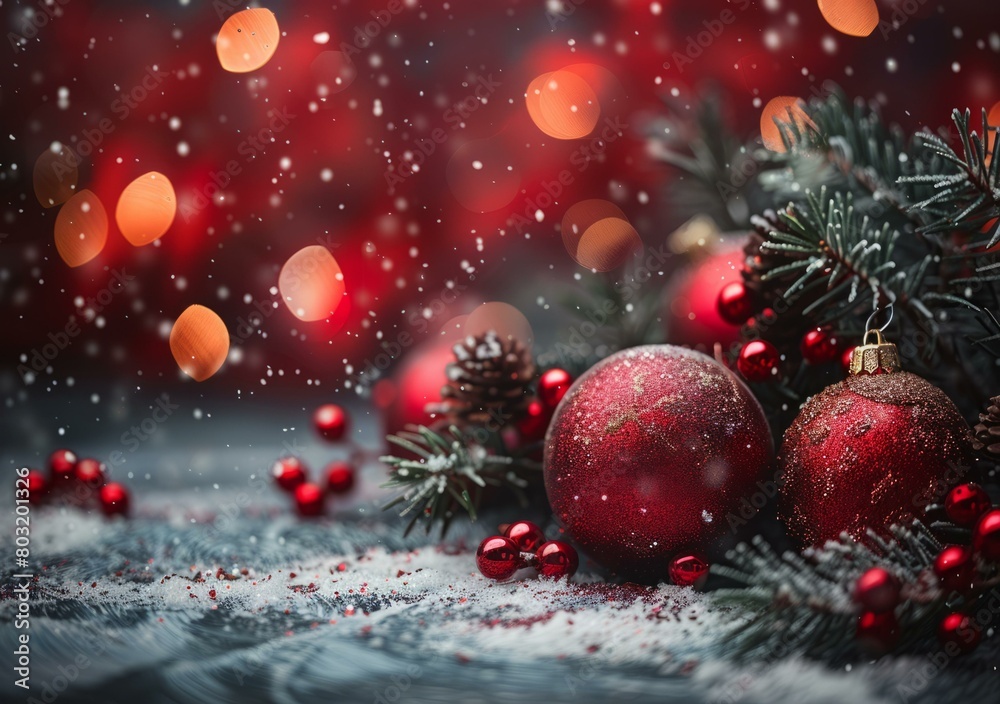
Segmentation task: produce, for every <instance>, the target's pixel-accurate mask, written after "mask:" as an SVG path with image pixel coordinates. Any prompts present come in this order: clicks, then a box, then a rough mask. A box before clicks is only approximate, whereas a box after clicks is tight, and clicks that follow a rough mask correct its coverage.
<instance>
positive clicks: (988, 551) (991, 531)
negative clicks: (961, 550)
mask: <svg viewBox="0 0 1000 704" xmlns="http://www.w3.org/2000/svg"><path fill="white" fill-rule="evenodd" d="M972 548H973V550H975V551H976V552H977V553H979V555H981V556H982V558H983V559H984V560H988V561H990V562H1000V509H996V508H995V509H993V510H992V511H990V512H989V513H987V514H986V515H984V516H983V517H982V518H980V519H979V523H977V524H976V529H975V530H974V531H973V532H972Z"/></svg>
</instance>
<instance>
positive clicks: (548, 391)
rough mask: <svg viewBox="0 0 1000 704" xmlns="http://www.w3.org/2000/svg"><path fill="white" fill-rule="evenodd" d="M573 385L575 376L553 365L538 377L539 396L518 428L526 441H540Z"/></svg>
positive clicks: (526, 412)
mask: <svg viewBox="0 0 1000 704" xmlns="http://www.w3.org/2000/svg"><path fill="white" fill-rule="evenodd" d="M572 385H573V377H572V376H570V373H569V372H567V371H566V370H565V369H559V368H558V367H553V368H552V369H549V370H547V371H545V372H543V373H542V375H541V376H540V377H539V378H538V396H537V398H534V399H532V400H531V402H530V403H529V404H528V407H527V409H526V410H525V413H524V416H523V417H522V418H520V420H518V423H517V430H518V433H520V435H521V440H522V441H523V442H525V443H532V442H540V441H541V440H542V439H543V438H544V437H545V431H546V430H548V428H549V422H550V421H551V420H552V414H553V413H555V410H556V407H557V406H558V405H559V402H560V401H562V400H563V396H565V395H566V392H567V391H569V389H570V387H571V386H572Z"/></svg>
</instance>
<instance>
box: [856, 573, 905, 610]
mask: <svg viewBox="0 0 1000 704" xmlns="http://www.w3.org/2000/svg"><path fill="white" fill-rule="evenodd" d="M899 591H900V587H899V580H898V579H896V577H895V575H893V574H892V573H891V572H889V571H887V570H884V569H882V568H881V567H872V568H871V569H870V570H867V571H866V572H865V573H864V574H862V575H861V576H860V577H858V581H857V582H856V583H855V584H854V595H853V596H854V601H856V602H857V603H858V604H860V605H861V606H862V608H864V609H865V610H866V611H871V612H873V613H876V614H881V613H884V612H886V611H892V610H893V609H895V608H896V604H898V603H899Z"/></svg>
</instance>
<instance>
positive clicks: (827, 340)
mask: <svg viewBox="0 0 1000 704" xmlns="http://www.w3.org/2000/svg"><path fill="white" fill-rule="evenodd" d="M799 348H800V349H801V351H802V358H803V359H804V360H806V361H807V362H809V364H827V363H828V362H832V361H833V360H835V359H837V357H838V356H839V355H840V346H839V345H838V343H837V338H836V337H835V336H834V335H833V333H832V332H831V331H830V330H825V329H823V328H816V329H815V330H810V331H809V332H807V333H806V334H805V335H803V336H802V344H801V345H799Z"/></svg>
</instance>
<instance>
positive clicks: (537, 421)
mask: <svg viewBox="0 0 1000 704" xmlns="http://www.w3.org/2000/svg"><path fill="white" fill-rule="evenodd" d="M551 419H552V408H551V407H549V406H546V405H545V404H544V403H542V402H541V401H539V400H538V399H534V400H532V401H531V402H529V403H528V407H527V408H526V409H525V411H524V416H523V417H522V418H520V419H518V421H517V430H518V432H519V433H521V438H522V440H523V441H524V442H525V443H532V442H538V441H540V440H541V439H542V438H544V437H545V431H546V430H548V427H549V421H550V420H551Z"/></svg>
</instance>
